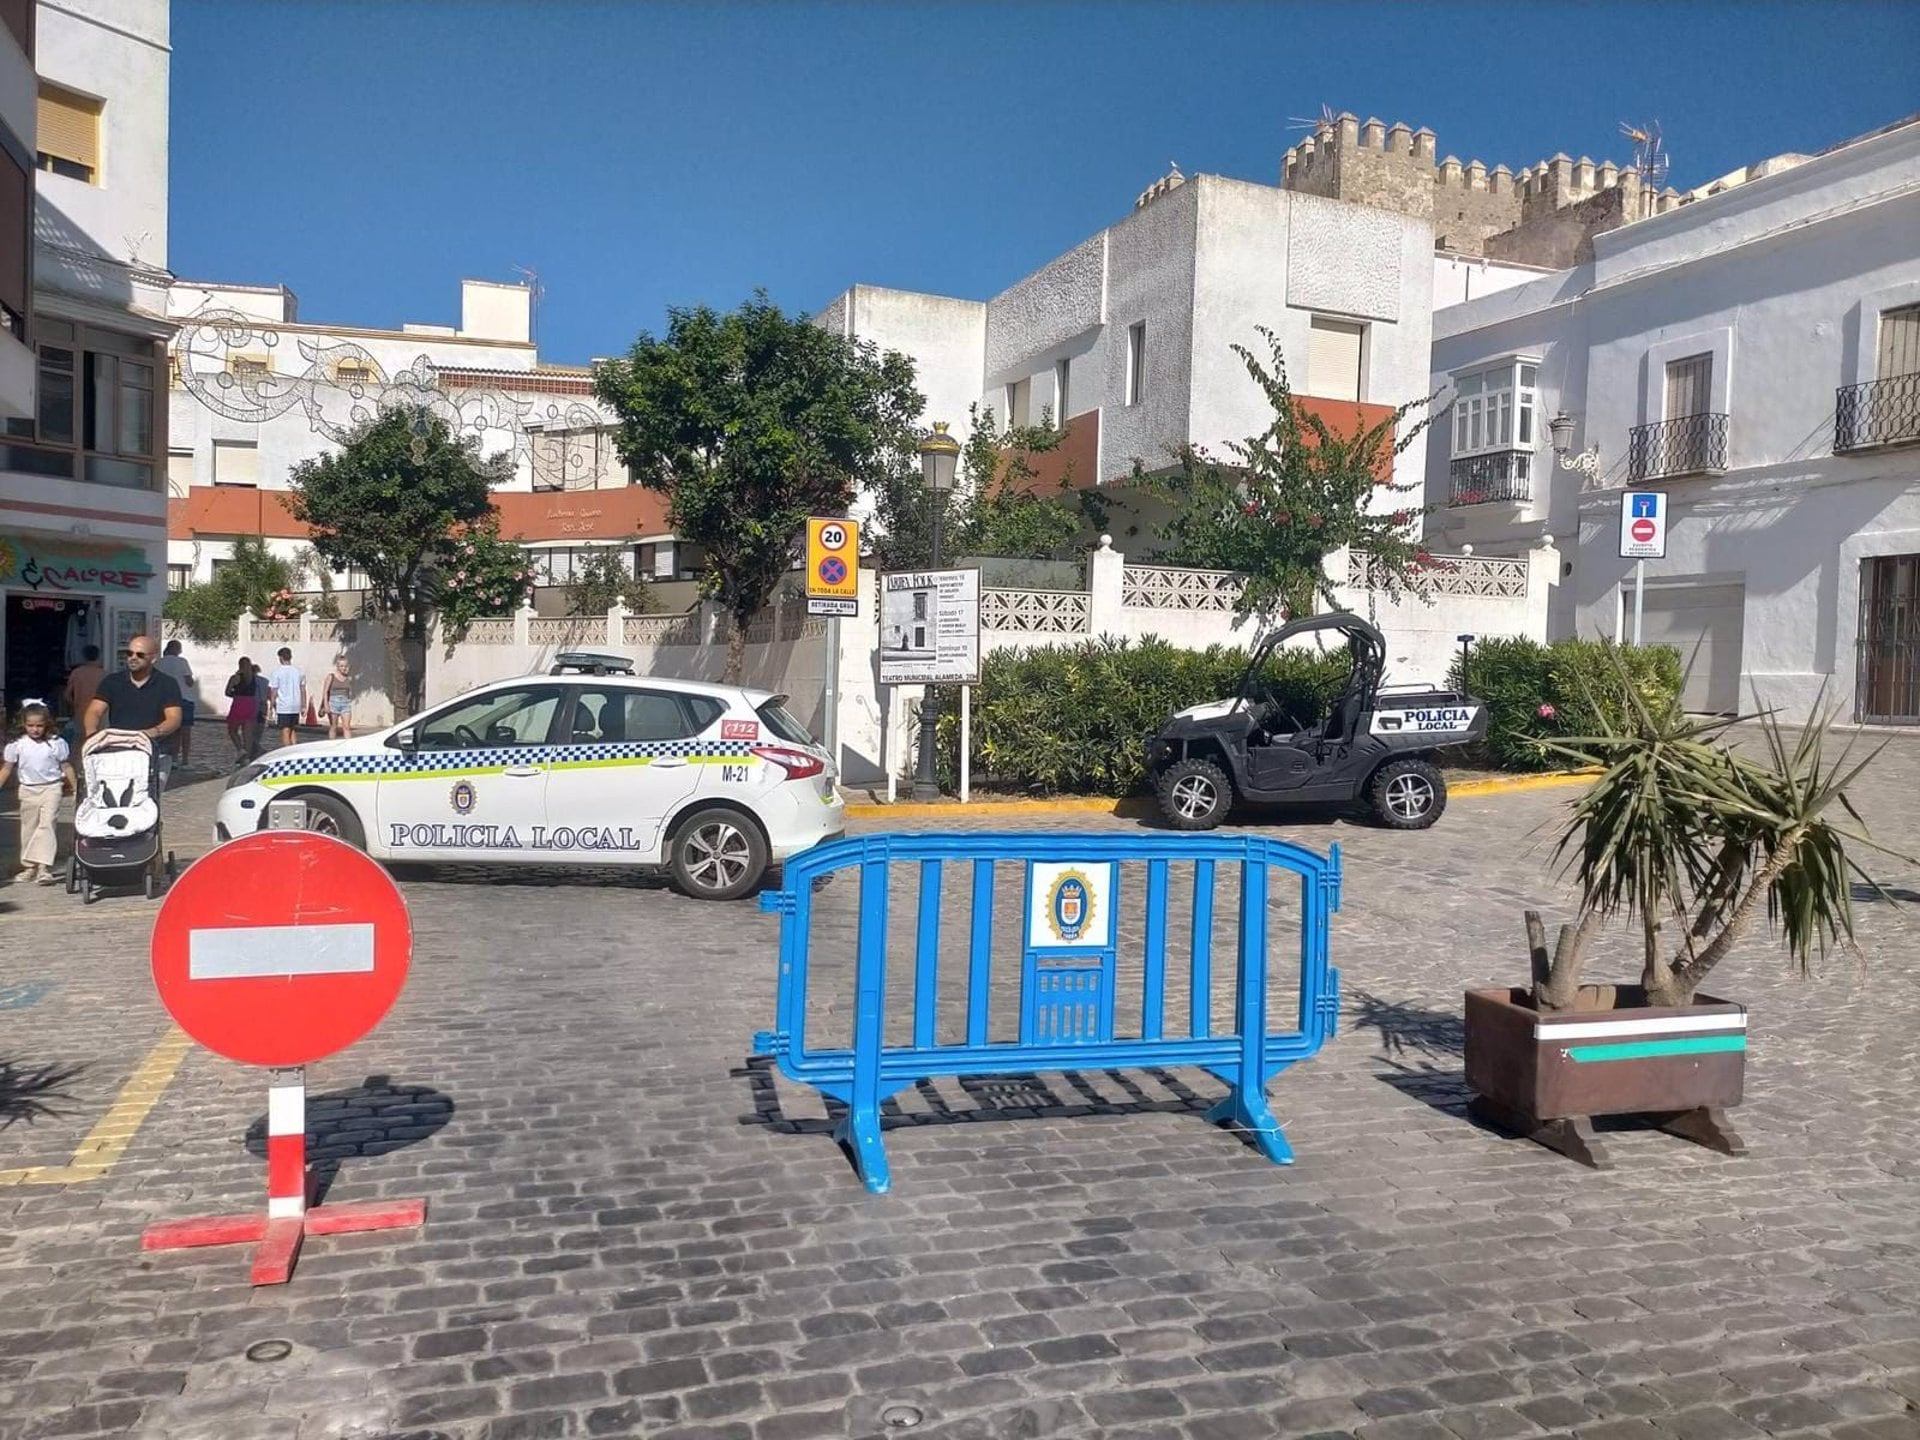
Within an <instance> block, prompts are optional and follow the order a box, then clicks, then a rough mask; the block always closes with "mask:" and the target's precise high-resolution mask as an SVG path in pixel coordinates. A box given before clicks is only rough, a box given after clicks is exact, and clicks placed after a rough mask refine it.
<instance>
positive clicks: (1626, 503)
mask: <svg viewBox="0 0 1920 1440" xmlns="http://www.w3.org/2000/svg"><path fill="white" fill-rule="evenodd" d="M1620 558H1621V559H1622V560H1631V561H1633V643H1634V644H1636V645H1638V644H1639V643H1640V621H1641V617H1642V615H1643V614H1644V613H1645V610H1646V600H1647V561H1648V560H1664V559H1666V558H1667V497H1666V494H1665V492H1664V491H1660V490H1629V491H1627V492H1626V493H1625V494H1623V495H1622V496H1621V497H1620ZM1614 638H1615V639H1616V640H1618V639H1619V634H1618V631H1617V628H1616V633H1615V635H1614Z"/></svg>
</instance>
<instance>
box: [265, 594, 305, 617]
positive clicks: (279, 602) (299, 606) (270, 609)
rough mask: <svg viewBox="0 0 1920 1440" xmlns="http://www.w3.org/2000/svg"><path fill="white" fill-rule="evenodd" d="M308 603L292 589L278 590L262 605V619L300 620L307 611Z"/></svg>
mask: <svg viewBox="0 0 1920 1440" xmlns="http://www.w3.org/2000/svg"><path fill="white" fill-rule="evenodd" d="M306 608H307V607H306V605H305V604H304V602H302V601H301V599H300V597H299V596H297V595H295V594H294V593H293V592H292V591H291V590H276V591H274V592H273V593H272V594H271V595H269V596H268V597H267V599H266V603H265V604H263V605H262V606H261V607H260V618H261V619H262V620H298V619H299V618H300V617H301V615H302V614H304V613H305V612H306Z"/></svg>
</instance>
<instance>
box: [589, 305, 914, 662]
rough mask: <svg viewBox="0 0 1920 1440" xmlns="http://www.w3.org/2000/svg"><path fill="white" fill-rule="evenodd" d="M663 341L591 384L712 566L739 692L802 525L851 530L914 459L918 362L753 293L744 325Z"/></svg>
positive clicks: (694, 326) (645, 477)
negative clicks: (822, 520)
mask: <svg viewBox="0 0 1920 1440" xmlns="http://www.w3.org/2000/svg"><path fill="white" fill-rule="evenodd" d="M667 317H668V322H667V333H666V334H665V335H664V336H661V337H656V336H654V335H653V334H651V333H649V332H646V331H642V332H641V334H640V337H639V339H637V340H636V341H634V343H633V348H632V349H631V350H629V351H628V352H627V354H626V355H625V356H624V357H623V358H621V359H618V360H609V361H604V362H602V363H601V364H600V365H599V366H598V367H596V369H595V371H594V393H595V394H596V395H598V396H599V398H600V400H601V402H602V403H603V404H605V405H607V406H608V407H610V408H611V409H612V410H613V412H614V413H615V414H616V415H618V416H619V419H620V424H619V429H618V430H617V431H616V432H615V439H614V443H615V446H616V448H617V449H618V450H619V452H620V458H621V459H622V460H624V461H625V462H626V463H627V465H628V467H629V468H630V469H631V470H632V472H633V475H634V477H635V479H636V480H637V481H638V482H639V483H640V484H642V485H644V486H646V487H647V488H648V489H650V490H654V491H657V492H658V493H660V494H662V495H664V496H666V497H667V523H668V524H669V526H671V528H672V530H673V533H674V535H675V536H676V537H677V538H678V539H679V540H681V541H684V542H687V543H690V544H695V545H698V546H700V547H701V549H703V550H704V551H705V552H706V555H707V560H708V564H709V569H708V572H707V574H706V576H705V578H704V579H703V581H702V585H703V587H704V591H705V593H706V594H707V595H708V596H709V597H710V598H712V599H714V600H717V601H719V603H720V604H721V605H722V606H723V607H724V608H725V610H726V612H727V615H728V617H729V619H730V621H731V622H732V623H731V626H730V629H729V633H728V638H727V661H726V671H725V675H726V678H727V679H728V680H729V681H738V680H739V678H740V672H741V668H742V666H743V665H744V663H745V660H746V641H747V626H748V625H749V624H750V623H751V622H752V620H753V617H754V616H755V615H756V614H758V613H759V612H760V610H761V609H762V608H763V607H764V606H765V605H766V603H767V600H768V598H769V597H770V596H771V595H772V593H773V588H774V586H775V585H776V584H777V583H779V580H780V578H781V576H783V575H785V574H786V573H787V571H788V570H789V569H791V568H792V566H793V564H794V561H795V560H796V558H797V557H798V554H799V545H800V542H801V540H802V538H803V536H804V532H805V528H806V521H807V517H808V516H809V515H843V514H845V513H846V509H847V506H848V505H849V504H850V503H851V501H852V500H853V497H854V495H855V493H856V492H857V491H859V490H860V489H862V488H877V487H878V486H880V485H881V484H882V483H883V482H884V480H885V478H886V476H887V475H888V474H890V473H892V472H894V471H896V470H898V469H899V468H900V466H901V465H902V463H904V462H903V456H904V455H905V454H906V452H907V451H908V450H909V449H910V448H911V445H912V435H911V426H912V423H913V421H914V419H915V417H917V416H918V415H919V413H920V407H921V399H920V395H919V393H918V392H917V391H916V390H915V389H914V383H913V362H912V361H911V360H908V359H907V358H906V357H905V356H903V355H899V354H897V353H894V352H891V351H890V352H888V353H887V354H885V355H882V354H881V353H880V352H879V351H878V350H877V349H876V348H875V347H874V346H873V345H872V344H870V343H865V342H859V341H853V340H848V339H846V338H844V337H843V336H839V335H835V334H833V333H832V332H830V331H827V330H822V329H820V328H819V327H818V326H816V325H813V324H811V323H810V322H809V321H808V320H807V319H806V317H804V316H800V315H787V314H785V313H784V312H783V311H782V310H781V309H780V308H779V307H778V306H777V305H775V304H773V303H772V302H771V301H770V300H768V299H767V297H766V294H765V292H756V293H755V295H754V297H753V298H752V299H751V300H748V301H747V302H746V303H745V304H744V305H742V306H741V307H740V308H739V309H738V310H735V311H733V312H731V313H730V314H726V315H721V314H717V313H715V312H714V311H713V310H711V309H709V308H708V307H707V306H705V305H698V306H693V307H690V308H675V309H671V310H669V311H668V312H667Z"/></svg>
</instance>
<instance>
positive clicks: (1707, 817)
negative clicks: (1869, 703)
mask: <svg viewBox="0 0 1920 1440" xmlns="http://www.w3.org/2000/svg"><path fill="white" fill-rule="evenodd" d="M1623 678H1624V677H1623ZM1622 689H1623V691H1624V692H1625V694H1626V695H1627V696H1628V697H1629V699H1630V701H1631V703H1630V705H1629V706H1628V707H1627V709H1626V712H1625V713H1624V715H1620V716H1619V717H1618V718H1614V717H1613V716H1612V715H1610V714H1609V712H1608V711H1607V710H1606V709H1605V708H1604V707H1599V706H1596V707H1594V709H1595V711H1596V713H1597V714H1598V715H1599V716H1600V725H1599V733H1597V734H1594V735H1589V736H1582V737H1573V738H1566V739H1561V740H1557V741H1543V742H1542V743H1543V744H1545V745H1546V746H1548V748H1550V749H1552V750H1554V751H1555V752H1557V753H1558V754H1560V755H1562V756H1563V757H1565V758H1567V759H1570V760H1572V761H1575V762H1576V763H1579V764H1584V765H1592V766H1595V767H1598V768H1599V770H1600V774H1599V776H1598V778H1597V779H1595V780H1594V782H1593V784H1592V785H1591V786H1590V787H1589V788H1588V789H1587V790H1586V792H1585V793H1584V794H1582V795H1581V796H1580V798H1579V799H1578V800H1576V801H1575V802H1574V804H1573V806H1572V815H1571V818H1570V819H1569V821H1568V823H1567V827H1566V829H1565V831H1564V832H1563V833H1562V834H1561V836H1560V840H1559V843H1558V846H1557V847H1556V850H1555V858H1556V859H1557V860H1559V861H1561V862H1563V863H1564V866H1565V869H1566V871H1567V872H1568V873H1570V874H1571V875H1572V876H1573V878H1574V879H1575V881H1576V882H1577V883H1578V885H1579V887H1580V909H1579V913H1578V916H1577V918H1576V923H1574V924H1572V925H1563V926H1562V927H1561V928H1560V934H1559V939H1558V942H1557V944H1556V945H1555V947H1554V950H1553V953H1552V954H1551V955H1549V954H1548V951H1547V944H1546V931H1545V927H1544V926H1543V924H1542V923H1541V920H1540V916H1539V914H1538V912H1536V911H1531V910H1530V911H1528V912H1527V916H1526V921H1527V939H1528V942H1529V947H1530V949H1531V951H1532V955H1533V978H1534V1003H1535V1006H1536V1007H1537V1008H1539V1009H1541V1010H1563V1009H1568V1008H1572V1007H1573V1006H1574V1005H1575V1004H1576V1002H1577V1001H1578V999H1579V998H1580V989H1581V986H1580V977H1581V973H1582V970H1583V968H1584V965H1585V961H1586V957H1587V951H1588V948H1589V946H1590V945H1591V943H1592V941H1593V939H1594V937H1595V936H1596V935H1597V934H1598V932H1599V930H1600V928H1601V926H1602V925H1603V924H1604V923H1605V922H1606V921H1607V920H1609V919H1612V918H1614V917H1621V918H1623V919H1624V920H1625V921H1626V922H1627V923H1628V924H1629V925H1631V926H1633V927H1636V928H1637V929H1638V931H1639V934H1640V940H1641V944H1642V947H1643V952H1644V963H1643V968H1642V974H1641V985H1642V987H1643V988H1644V990H1645V992H1646V1003H1647V1004H1649V1005H1657V1006H1668V1005H1672V1006H1685V1005H1691V1004H1692V1003H1693V999H1694V995H1695V994H1696V993H1697V992H1698V990H1699V988H1700V986H1701V985H1702V984H1703V983H1704V982H1705V981H1706V978H1707V976H1708V975H1709V974H1710V973H1712V971H1713V969H1714V967H1715V966H1716V965H1718V964H1719V963H1720V962H1721V961H1722V960H1723V959H1725V958H1726V955H1727V953H1728V951H1730V950H1731V949H1732V948H1733V946H1734V944H1735V943H1736V942H1737V941H1738V940H1739V939H1740V937H1741V936H1742V935H1743V934H1744V933H1745V932H1746V931H1747V930H1748V929H1749V928H1750V927H1751V925H1752V924H1753V922H1754V920H1755V919H1756V918H1757V917H1758V916H1759V915H1760V913H1761V907H1762V903H1763V902H1764V905H1765V911H1766V915H1767V919H1768V921H1769V923H1770V924H1772V925H1774V926H1777V927H1778V930H1779V934H1780V938H1781V939H1782V940H1783V941H1784V943H1785V944H1786V947H1787V954H1788V956H1789V957H1790V958H1791V959H1792V960H1793V961H1794V962H1795V963H1796V964H1797V965H1798V966H1799V967H1800V968H1801V970H1802V971H1803V972H1806V971H1810V970H1811V968H1812V966H1813V964H1814V962H1815V959H1816V957H1821V956H1824V955H1825V954H1826V953H1827V952H1828V951H1829V950H1830V949H1831V948H1832V947H1834V946H1836V945H1839V946H1843V947H1847V948H1851V947H1852V946H1853V938H1854V935H1853V907H1852V881H1853V877H1854V876H1856V875H1857V876H1859V877H1860V878H1861V879H1862V880H1864V881H1865V882H1866V883H1867V884H1869V885H1872V886H1874V888H1875V889H1878V888H1879V887H1878V886H1877V884H1875V882H1874V881H1873V880H1872V879H1871V877H1869V876H1868V875H1867V874H1866V872H1865V871H1863V870H1862V869H1861V868H1860V867H1859V865H1858V864H1857V863H1856V862H1855V861H1854V859H1853V857H1852V856H1850V855H1849V854H1848V853H1847V846H1848V845H1849V844H1855V845H1864V846H1867V847H1869V848H1872V849H1874V850H1878V851H1880V852H1881V853H1883V854H1890V855H1891V854H1895V853H1896V852H1893V851H1890V850H1888V849H1887V847H1885V846H1883V845H1880V844H1879V843H1878V842H1876V841H1874V840H1873V839H1872V838H1871V837H1870V836H1869V835H1868V834H1867V831H1866V826H1865V824H1864V823H1863V822H1862V821H1861V819H1860V815H1859V812H1858V811H1857V810H1855V808H1854V806H1853V803H1852V801H1851V800H1850V799H1849V798H1848V795H1847V789H1848V787H1849V786H1850V785H1851V784H1852V783H1853V782H1854V781H1855V780H1857V779H1858V778H1859V777H1860V774H1861V772H1862V771H1864V770H1865V769H1866V768H1867V767H1868V766H1869V765H1870V764H1872V763H1873V760H1874V758H1875V756H1877V755H1878V754H1879V749H1878V747H1876V748H1875V750H1874V751H1873V752H1872V753H1871V754H1869V755H1867V756H1866V757H1865V758H1864V759H1862V760H1859V761H1857V762H1856V761H1854V760H1853V756H1852V749H1853V746H1852V744H1851V743H1849V744H1848V745H1847V746H1846V747H1845V748H1844V749H1843V750H1842V751H1841V753H1840V754H1839V756H1838V757H1833V756H1832V755H1831V754H1830V749H1829V745H1828V740H1829V738H1830V731H1831V729H1832V726H1833V723H1834V719H1835V711H1834V710H1833V709H1830V708H1828V707H1827V706H1826V705H1825V704H1824V699H1825V697H1824V694H1823V695H1822V697H1821V700H1820V701H1819V702H1816V704H1815V707H1814V713H1813V715H1812V716H1811V718H1809V719H1808V721H1807V722H1806V724H1805V725H1804V726H1803V727H1802V728H1801V729H1800V732H1799V734H1798V735H1797V736H1794V735H1790V734H1789V733H1788V732H1787V731H1786V730H1785V729H1784V728H1783V727H1782V726H1781V725H1780V723H1779V721H1778V720H1777V718H1776V717H1775V716H1773V715H1772V714H1771V713H1769V712H1766V711H1764V710H1761V712H1760V713H1759V714H1758V715H1757V717H1756V716H1750V717H1746V718H1748V719H1753V718H1757V719H1758V720H1759V721H1760V724H1761V735H1762V744H1761V745H1760V746H1759V747H1758V750H1757V753H1756V752H1752V751H1747V750H1739V749H1736V748H1735V747H1734V745H1733V744H1732V743H1731V742H1730V740H1729V738H1728V736H1727V733H1726V732H1727V729H1728V727H1729V726H1730V725H1732V724H1734V723H1735V722H1734V721H1732V720H1725V719H1701V718H1698V717H1694V716H1689V715H1688V714H1686V712H1685V711H1684V710H1683V708H1682V706H1681V701H1680V698H1679V695H1678V693H1677V692H1676V693H1675V694H1673V695H1672V696H1670V697H1668V698H1666V699H1653V698H1649V697H1648V696H1647V695H1646V694H1644V693H1643V692H1641V691H1640V690H1638V689H1636V688H1635V687H1634V686H1632V685H1623V686H1622ZM1903 858H1904V857H1903ZM1669 922H1670V923H1671V928H1672V931H1673V933H1674V934H1675V935H1676V936H1677V939H1672V940H1669V939H1666V938H1664V933H1663V932H1665V931H1667V929H1668V927H1669Z"/></svg>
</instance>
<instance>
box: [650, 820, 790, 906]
mask: <svg viewBox="0 0 1920 1440" xmlns="http://www.w3.org/2000/svg"><path fill="white" fill-rule="evenodd" d="M671 864H672V869H673V879H674V883H675V884H677V885H678V886H679V887H680V889H681V890H682V891H684V892H685V893H686V894H688V895H691V896H693V897H694V898H695V899H698V900H738V899H739V898H740V897H741V896H742V895H745V894H747V893H748V892H749V891H751V890H754V889H755V888H757V887H758V886H759V884H760V881H761V879H762V878H763V877H764V876H765V875H766V873H767V842H766V841H765V840H763V839H761V838H760V832H759V830H758V829H757V828H756V827H755V826H754V824H753V822H752V821H750V820H748V819H747V818H746V817H744V816H742V815H739V814H736V813H735V812H734V811H732V810H702V811H700V812H699V813H698V814H697V815H694V816H693V817H692V818H691V819H689V820H688V821H687V823H686V824H685V825H682V826H681V827H680V829H679V832H678V833H677V834H675V836H674V837H673V858H672V861H671Z"/></svg>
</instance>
